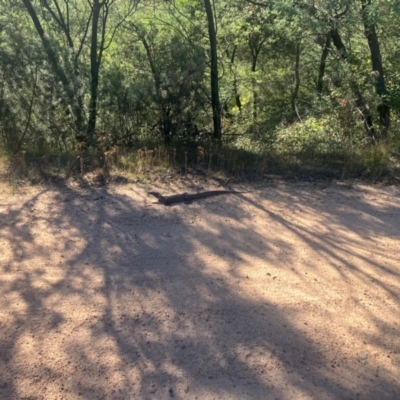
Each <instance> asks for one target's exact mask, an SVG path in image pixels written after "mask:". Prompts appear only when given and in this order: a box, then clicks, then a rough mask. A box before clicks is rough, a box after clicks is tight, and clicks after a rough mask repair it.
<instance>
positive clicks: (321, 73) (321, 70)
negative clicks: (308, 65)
mask: <svg viewBox="0 0 400 400" xmlns="http://www.w3.org/2000/svg"><path fill="white" fill-rule="evenodd" d="M331 40H332V38H331V35H330V34H328V35H326V40H325V45H324V47H323V49H322V54H321V60H320V62H319V71H318V80H317V93H318V94H319V95H322V89H323V85H324V75H325V67H326V59H327V58H328V54H329V51H330V45H331Z"/></svg>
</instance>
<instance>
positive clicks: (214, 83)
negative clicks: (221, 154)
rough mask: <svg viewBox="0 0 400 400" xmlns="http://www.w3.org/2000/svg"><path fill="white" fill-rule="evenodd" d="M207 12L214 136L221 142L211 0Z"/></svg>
mask: <svg viewBox="0 0 400 400" xmlns="http://www.w3.org/2000/svg"><path fill="white" fill-rule="evenodd" d="M204 6H205V9H206V14H207V22H208V34H209V37H210V52H211V104H212V110H213V123H214V137H215V139H217V140H218V142H219V143H221V140H222V124H221V103H220V99H219V81H218V79H219V77H218V53H217V33H216V30H215V23H214V14H213V10H212V6H211V2H210V0H204Z"/></svg>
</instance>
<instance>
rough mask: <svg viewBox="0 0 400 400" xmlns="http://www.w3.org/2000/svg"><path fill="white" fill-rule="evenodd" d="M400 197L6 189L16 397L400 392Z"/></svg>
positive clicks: (362, 190)
mask: <svg viewBox="0 0 400 400" xmlns="http://www.w3.org/2000/svg"><path fill="white" fill-rule="evenodd" d="M247 189H248V190H250V191H251V188H250V189H249V188H247ZM398 196H399V189H398V188H397V187H384V186H373V187H367V186H363V185H355V186H354V187H353V188H351V189H349V188H344V187H342V186H339V185H338V184H335V183H333V184H331V185H329V186H327V187H323V188H321V187H318V186H317V185H312V184H275V185H267V186H264V187H259V188H258V189H255V190H254V191H252V192H251V193H243V194H240V195H235V196H221V197H218V198H210V199H205V200H202V201H199V202H196V203H192V204H178V205H176V206H173V207H165V206H163V205H162V204H158V203H157V202H156V201H154V198H151V197H149V196H147V195H146V191H145V190H144V188H141V187H129V186H109V187H107V188H101V189H85V190H82V189H76V188H73V187H72V186H63V187H59V188H48V189H35V190H32V191H31V192H30V193H20V194H18V195H12V196H10V195H7V196H6V195H5V194H4V193H3V194H1V195H0V224H1V230H0V250H1V251H0V270H1V274H0V293H1V296H0V305H1V308H0V313H1V318H0V398H2V399H11V398H35V399H36V398H37V399H41V398H43V399H50V398H54V399H55V398H60V399H64V398H65V399H74V398H78V397H80V396H81V397H83V398H88V399H91V398H93V399H95V398H96V399H97V398H99V399H100V398H115V399H117V398H118V399H133V398H135V399H136V398H137V399H141V398H143V399H167V398H170V397H174V396H175V397H176V398H182V399H191V398H193V399H194V398H199V399H200V398H201V399H214V398H223V399H228V398H232V399H276V398H279V399H293V398H296V399H303V398H304V399H309V398H318V399H344V398H362V399H378V398H379V399H396V398H399V397H400V385H399V382H398V376H399V373H400V354H399V351H398V349H399V348H400V339H399V337H400V335H399V330H400V325H399V306H400V301H399V296H398V293H399V291H400V269H399V267H400V266H399V257H398V247H399V246H398V245H399V238H400V231H399V228H398V226H399V225H400V220H399V218H400V207H399V206H398V204H397V203H398V202H397V199H398Z"/></svg>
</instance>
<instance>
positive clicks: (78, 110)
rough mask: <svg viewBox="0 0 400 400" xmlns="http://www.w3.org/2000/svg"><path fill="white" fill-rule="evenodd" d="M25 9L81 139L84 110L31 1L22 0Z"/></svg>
mask: <svg viewBox="0 0 400 400" xmlns="http://www.w3.org/2000/svg"><path fill="white" fill-rule="evenodd" d="M22 1H23V3H24V5H25V8H26V9H27V11H28V13H29V15H30V17H31V19H32V22H33V24H34V25H35V28H36V31H37V33H38V35H39V37H40V39H41V41H42V44H43V48H44V51H45V52H46V54H47V58H48V60H49V62H50V65H51V67H52V69H53V71H54V73H55V75H56V76H57V78H58V79H59V80H60V81H61V83H62V85H63V88H64V90H65V92H66V93H67V96H68V102H69V103H70V104H71V105H72V107H73V110H74V114H75V115H74V117H75V126H76V129H77V137H80V135H81V134H82V132H83V123H84V116H83V108H82V107H81V104H80V102H79V99H78V102H77V101H76V99H75V94H74V92H73V90H72V89H71V85H70V82H69V79H68V78H67V75H66V74H65V72H64V70H63V69H62V67H61V66H60V65H59V63H58V59H57V55H56V53H55V51H54V49H53V48H52V46H51V43H50V41H49V39H48V37H47V36H46V34H45V32H44V30H43V27H42V25H41V23H40V21H39V18H38V16H37V14H36V11H35V9H34V8H33V6H32V3H31V1H30V0H22Z"/></svg>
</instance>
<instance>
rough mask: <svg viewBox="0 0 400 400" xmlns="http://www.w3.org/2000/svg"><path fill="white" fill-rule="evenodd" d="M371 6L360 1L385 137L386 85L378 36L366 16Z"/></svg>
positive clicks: (368, 0)
mask: <svg viewBox="0 0 400 400" xmlns="http://www.w3.org/2000/svg"><path fill="white" fill-rule="evenodd" d="M370 6H371V0H361V14H362V19H363V23H364V30H365V36H366V38H367V41H368V46H369V50H370V55H371V63H372V71H373V75H374V78H375V90H376V94H377V95H378V96H379V97H380V98H381V104H380V105H379V106H378V113H379V125H380V126H381V134H382V135H383V136H384V137H386V136H387V132H388V129H389V125H390V108H389V106H388V105H387V104H386V102H385V95H386V84H385V74H384V71H383V65H382V57H381V50H380V46H379V40H378V35H377V33H376V29H375V24H374V23H371V22H370V20H369V15H368V7H370Z"/></svg>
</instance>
